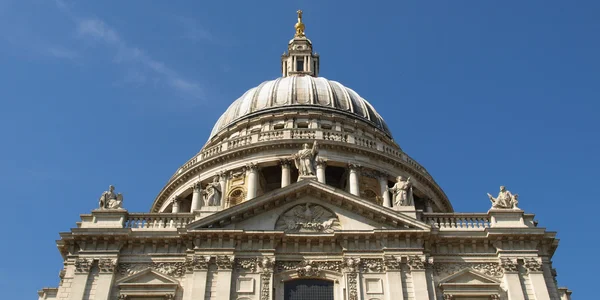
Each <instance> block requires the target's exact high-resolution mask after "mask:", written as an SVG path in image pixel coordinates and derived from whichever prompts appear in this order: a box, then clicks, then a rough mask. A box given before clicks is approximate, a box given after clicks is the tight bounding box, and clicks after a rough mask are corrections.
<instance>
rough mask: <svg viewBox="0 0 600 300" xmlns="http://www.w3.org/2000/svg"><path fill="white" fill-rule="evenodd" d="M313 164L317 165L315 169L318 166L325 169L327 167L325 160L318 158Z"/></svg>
mask: <svg viewBox="0 0 600 300" xmlns="http://www.w3.org/2000/svg"><path fill="white" fill-rule="evenodd" d="M315 163H316V164H317V167H319V166H321V167H326V166H327V159H325V158H321V157H319V158H317V159H316V160H315Z"/></svg>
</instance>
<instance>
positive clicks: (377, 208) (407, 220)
mask: <svg viewBox="0 0 600 300" xmlns="http://www.w3.org/2000/svg"><path fill="white" fill-rule="evenodd" d="M303 214H306V215H308V217H306V218H303V216H302V215H303ZM309 214H313V215H309ZM294 215H297V216H298V218H299V220H300V221H299V222H297V223H302V224H303V225H302V226H300V227H297V228H296V229H297V232H306V231H310V228H311V227H314V226H324V227H325V229H326V230H325V231H324V232H327V231H336V230H373V229H396V230H399V229H400V230H401V229H409V230H430V226H429V225H427V224H425V223H423V222H421V221H418V220H416V219H414V218H411V217H409V216H406V215H404V214H402V213H401V212H398V211H395V210H392V209H391V208H388V207H383V206H381V205H378V204H375V203H372V202H370V201H367V200H364V199H361V198H360V197H357V196H355V195H352V194H350V193H348V192H346V191H342V190H339V189H336V188H334V187H331V186H328V185H325V184H322V183H319V182H317V181H314V180H304V181H300V182H296V183H294V184H291V185H289V186H287V187H285V188H282V189H278V190H275V191H272V192H269V193H267V194H264V195H262V196H259V197H256V198H254V199H251V200H249V201H246V202H243V203H241V204H239V205H236V206H234V207H231V208H228V209H225V210H222V211H220V212H218V213H215V214H213V215H211V216H208V217H206V218H203V219H200V220H197V221H195V222H192V223H190V224H188V226H187V229H188V230H199V229H215V228H222V229H238V230H239V229H243V230H267V231H268V230H276V231H286V232H287V231H288V229H290V228H291V226H292V225H293V224H290V225H285V221H282V219H281V218H284V217H286V216H287V217H288V219H289V217H290V216H294ZM317 215H318V217H319V219H318V220H319V222H312V221H311V220H313V219H311V218H312V216H315V217H316V216H317ZM296 221H297V220H296ZM288 223H289V222H288ZM291 231H292V232H293V231H294V230H291Z"/></svg>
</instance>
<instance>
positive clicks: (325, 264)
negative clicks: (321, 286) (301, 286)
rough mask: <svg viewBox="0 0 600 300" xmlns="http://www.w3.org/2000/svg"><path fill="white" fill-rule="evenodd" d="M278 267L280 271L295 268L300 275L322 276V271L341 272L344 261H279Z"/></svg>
mask: <svg viewBox="0 0 600 300" xmlns="http://www.w3.org/2000/svg"><path fill="white" fill-rule="evenodd" d="M276 268H277V270H278V271H279V272H281V271H290V270H294V271H296V272H297V274H298V277H320V276H321V275H322V274H321V271H325V270H328V271H335V272H340V271H341V269H342V262H340V261H312V260H303V261H277V262H276Z"/></svg>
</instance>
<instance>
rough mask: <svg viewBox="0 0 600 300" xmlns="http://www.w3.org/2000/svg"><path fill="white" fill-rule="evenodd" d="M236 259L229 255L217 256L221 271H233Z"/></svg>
mask: <svg viewBox="0 0 600 300" xmlns="http://www.w3.org/2000/svg"><path fill="white" fill-rule="evenodd" d="M234 261H235V259H234V257H233V256H229V255H217V259H216V263H217V267H218V268H219V269H225V270H231V269H233V264H234Z"/></svg>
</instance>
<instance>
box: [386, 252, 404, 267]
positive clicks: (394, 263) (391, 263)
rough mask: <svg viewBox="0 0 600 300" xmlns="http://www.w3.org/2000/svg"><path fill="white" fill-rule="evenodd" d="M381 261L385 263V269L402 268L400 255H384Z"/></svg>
mask: <svg viewBox="0 0 600 300" xmlns="http://www.w3.org/2000/svg"><path fill="white" fill-rule="evenodd" d="M383 263H384V265H385V269H386V270H401V269H402V260H401V258H400V257H396V256H393V255H386V256H385V257H384V258H383Z"/></svg>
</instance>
